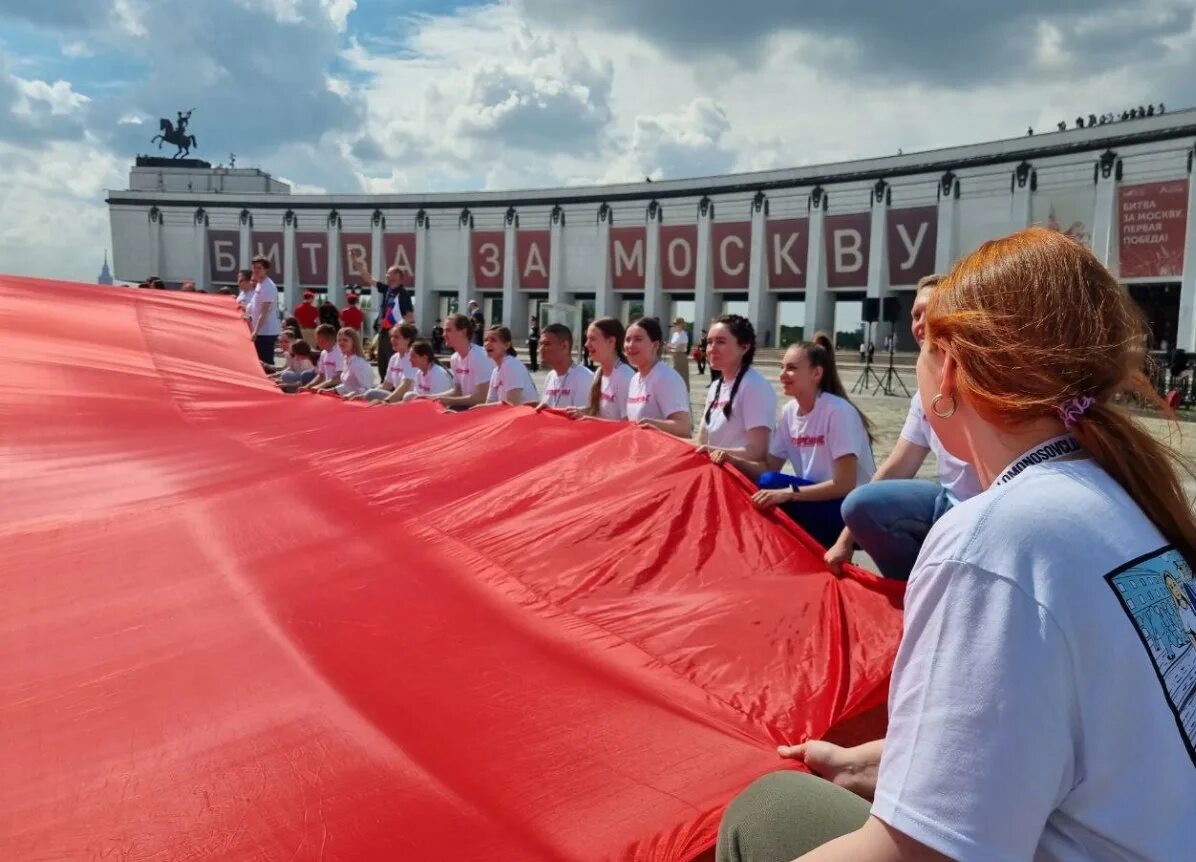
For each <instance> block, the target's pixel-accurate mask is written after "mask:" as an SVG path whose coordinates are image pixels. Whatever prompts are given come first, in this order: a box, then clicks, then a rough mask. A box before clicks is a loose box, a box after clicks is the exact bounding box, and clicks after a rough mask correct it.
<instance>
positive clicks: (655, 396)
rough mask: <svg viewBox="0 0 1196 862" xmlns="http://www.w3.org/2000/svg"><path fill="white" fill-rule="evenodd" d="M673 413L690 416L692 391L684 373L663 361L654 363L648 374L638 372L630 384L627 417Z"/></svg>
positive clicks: (643, 417)
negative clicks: (686, 383) (690, 395)
mask: <svg viewBox="0 0 1196 862" xmlns="http://www.w3.org/2000/svg"><path fill="white" fill-rule="evenodd" d="M674 413H684V414H685V415H686V416H688V415H689V390H688V389H686V388H685V381H684V380H682V379H681V375H680V374H678V373H677V372H676V370H674V369H673V367H672V366H671V365H666V364H665V363H663V362H657V363H654V364H653V365H652V367H651V368H650V369H648V376H647V377H644V376H642V375H641V374H640V373H639V372H638V371H637V372H635V374H634V375H633V376H632V378H631V383H630V384H628V386H627V418H628V419H629V420H630V421H632V422H638V421H639V420H641V419H668V418H669V417H670V416H672V415H673V414H674Z"/></svg>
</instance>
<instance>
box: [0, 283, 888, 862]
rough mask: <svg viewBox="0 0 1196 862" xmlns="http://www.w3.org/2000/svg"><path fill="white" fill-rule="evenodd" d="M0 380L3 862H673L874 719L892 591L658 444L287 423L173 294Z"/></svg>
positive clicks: (334, 420) (223, 310)
mask: <svg viewBox="0 0 1196 862" xmlns="http://www.w3.org/2000/svg"><path fill="white" fill-rule="evenodd" d="M47 296H54V297H56V301H60V302H62V303H66V304H69V305H70V307H72V308H74V309H75V310H76V312H77V313H78V316H79V317H80V319H86V320H88V321H91V324H90V325H88V326H86V327H69V328H66V329H64V328H63V327H61V326H59V325H57V323H56V322H53V321H50V320H49V319H48V318H47V317H46V316H45V315H43V314H41V313H40V311H41V309H43V308H44V304H45V298H46V297H47ZM0 343H3V344H4V349H5V351H6V352H7V353H8V354H9V355H10V356H15V357H20V359H21V373H20V374H18V375H8V376H6V377H4V378H3V380H0V441H3V443H2V445H0V483H2V487H0V560H3V561H4V564H3V567H2V575H0V584H2V585H3V594H2V600H0V715H2V716H3V718H2V720H0V774H3V776H4V780H3V781H2V782H0V858H2V859H4V860H27V859H122V860H151V859H152V860H159V859H221V860H262V859H278V860H286V859H292V860H315V859H327V860H331V859H343V860H357V859H362V860H366V859H369V860H373V859H378V860H384V859H395V860H416V859H452V860H454V862H463V860H514V859H518V860H523V862H534V860H594V859H612V860H618V859H622V860H688V859H692V858H693V857H694V856H695V855H696V854H698V853H700V852H701V851H702V850H704V849H705V848H708V847H709V846H710V845H711V844H712V843H713V841H714V836H715V830H716V828H717V825H718V819H719V816H720V814H721V811H722V809H723V807H724V806H725V804H726V803H727V802H728V800H729V799H730V798H731V797H732V796H733V795H734V794H735V793H736V792H738V791H739V790H740V789H741V788H743V787H744V786H745V785H746V784H748V783H749V782H750V781H751V780H753V779H754V778H755V777H757V776H759V775H761V774H763V773H766V772H768V771H770V770H773V769H775V768H778V767H779V766H780V765H781V764H780V763H779V761H778V760H777V758H776V756H775V753H774V751H773V745H774V744H775V743H776V742H778V741H782V740H785V741H797V740H800V739H802V738H805V737H807V736H810V735H821V734H823V733H825V732H827V731H828V729H831V728H832V725H841V723H843V722H844V721H845V720H846V719H848V718H849V717H851V716H853V715H859V714H862V713H864V712H865V711H867V710H868V709H870V708H872V707H874V706H875V705H877V704H878V703H880V702H881V700H882V698H883V697H884V694H885V688H886V684H887V678H888V672H889V668H890V667H891V662H892V659H893V656H894V652H895V648H896V645H897V641H898V637H899V629H900V611H899V609H898V606H899V603H900V590H901V588H900V586H899V585H894V584H886V583H881V582H879V581H878V580H877V579H875V578H872V577H870V576H868V575H865V574H861V573H858V572H853V573H851V574H850V575H849V576H847V577H845V578H843V579H836V578H834V577H831V576H830V575H829V574H828V573H826V572H825V571H824V570H823V568H822V566H821V564H820V562H819V555H818V553H817V551H816V550H815V549H814V548H812V547H810V546H809V545H808V544H806V543H805V542H806V541H807V540H804V539H803V538H802V537H801V536H800V535H799V534H798V533H797V532H796V531H795V529H794V528H793V527H792V525H791V524H789V523H788V522H786V521H783V520H782V519H780V518H779V517H777V516H770V517H765V516H762V515H760V514H759V513H757V512H756V511H754V510H753V508H752V507H751V505H750V503H749V501H748V495H747V488H746V485H745V483H744V482H743V480H742V478H741V477H738V476H736V475H734V474H732V473H731V472H728V471H726V470H722V469H719V468H716V467H714V466H712V465H711V464H710V463H709V461H708V460H707V459H706V458H704V457H702V456H699V455H697V454H696V453H695V452H694V451H693V449H692V448H691V447H689V446H687V445H685V444H683V443H682V442H680V441H677V440H675V439H673V438H669V437H666V436H665V435H663V434H660V433H658V432H654V431H650V430H647V429H642V428H637V427H634V426H631V425H625V424H624V425H615V424H610V423H601V422H574V421H570V420H568V419H566V418H564V417H562V416H559V415H555V414H536V413H535V412H534V411H533V410H531V409H530V408H522V407H507V408H491V409H489V410H480V411H474V412H472V413H468V414H464V415H457V414H445V413H442V412H440V411H439V410H438V409H437V408H435V407H433V406H432V405H430V404H419V405H410V406H405V407H388V408H370V407H364V406H361V407H359V406H356V405H354V404H344V403H341V402H339V401H337V400H335V399H332V398H323V397H319V396H314V395H299V396H284V395H281V394H279V393H278V392H277V391H276V390H275V389H274V388H273V387H272V385H271V384H270V383H268V382H267V381H265V380H264V379H263V378H262V375H261V370H260V368H259V365H258V362H257V359H256V357H255V356H254V353H253V350H252V345H251V344H249V342H248V341H247V340H246V339H245V333H244V326H243V324H242V323H241V321H240V320H239V319H238V317H237V315H236V313H235V312H233V311H230V310H229V309H228V308H227V307H226V305H225V303H224V302H223V298H217V297H208V296H204V295H202V294H182V293H173V292H170V293H168V292H164V291H137V290H128V289H121V288H97V287H94V286H86V287H83V286H76V285H65V284H59V283H51V282H39V281H34V280H30V279H20V278H9V277H0ZM387 465H389V467H387ZM383 468H385V469H383Z"/></svg>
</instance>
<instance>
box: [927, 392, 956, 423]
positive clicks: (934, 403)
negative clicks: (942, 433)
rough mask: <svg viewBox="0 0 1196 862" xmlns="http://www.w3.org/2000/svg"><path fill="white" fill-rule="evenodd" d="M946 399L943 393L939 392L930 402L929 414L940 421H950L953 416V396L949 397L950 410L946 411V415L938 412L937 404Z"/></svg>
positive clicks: (954, 405)
mask: <svg viewBox="0 0 1196 862" xmlns="http://www.w3.org/2000/svg"><path fill="white" fill-rule="evenodd" d="M946 397H948V396H946V395H943V393H941V392H940V393H939V394H938V395H936V396H934V398H932V399H931V401H930V410H931V412H932V413H934V415H935V416H937V417H939V418H940V419H950V418H951V417H952V416H954V415H955V407H956V404H955V396H954V395H952V396H950V398H951V409H950V410H948V411H947V412H946V413H940V412H939V402H940V401H942V400H943V399H944V398H946Z"/></svg>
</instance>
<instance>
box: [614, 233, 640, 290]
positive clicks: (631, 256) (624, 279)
mask: <svg viewBox="0 0 1196 862" xmlns="http://www.w3.org/2000/svg"><path fill="white" fill-rule="evenodd" d="M647 245H648V235H647V232H646V229H645V228H643V227H612V228H611V229H610V278H611V285H612V286H613V287H614V289H615V290H638V291H642V290H643V289H644V255H645V254H647V251H646V248H647Z"/></svg>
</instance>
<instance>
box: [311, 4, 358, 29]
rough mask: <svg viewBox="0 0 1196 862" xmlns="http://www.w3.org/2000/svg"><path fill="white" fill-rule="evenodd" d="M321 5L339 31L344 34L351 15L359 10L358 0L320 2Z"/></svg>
mask: <svg viewBox="0 0 1196 862" xmlns="http://www.w3.org/2000/svg"><path fill="white" fill-rule="evenodd" d="M320 5H321V6H323V7H324V11H325V12H326V13H327V14H328V20H330V21H331V22H332V23H333V24H334V25H335V26H336V29H337V30H340V31H341V32H344V30H345V28H346V27H347V26H348V23H349V15H350V14H351V13H352V12H353V10H354V9H356V8H357V0H320Z"/></svg>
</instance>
